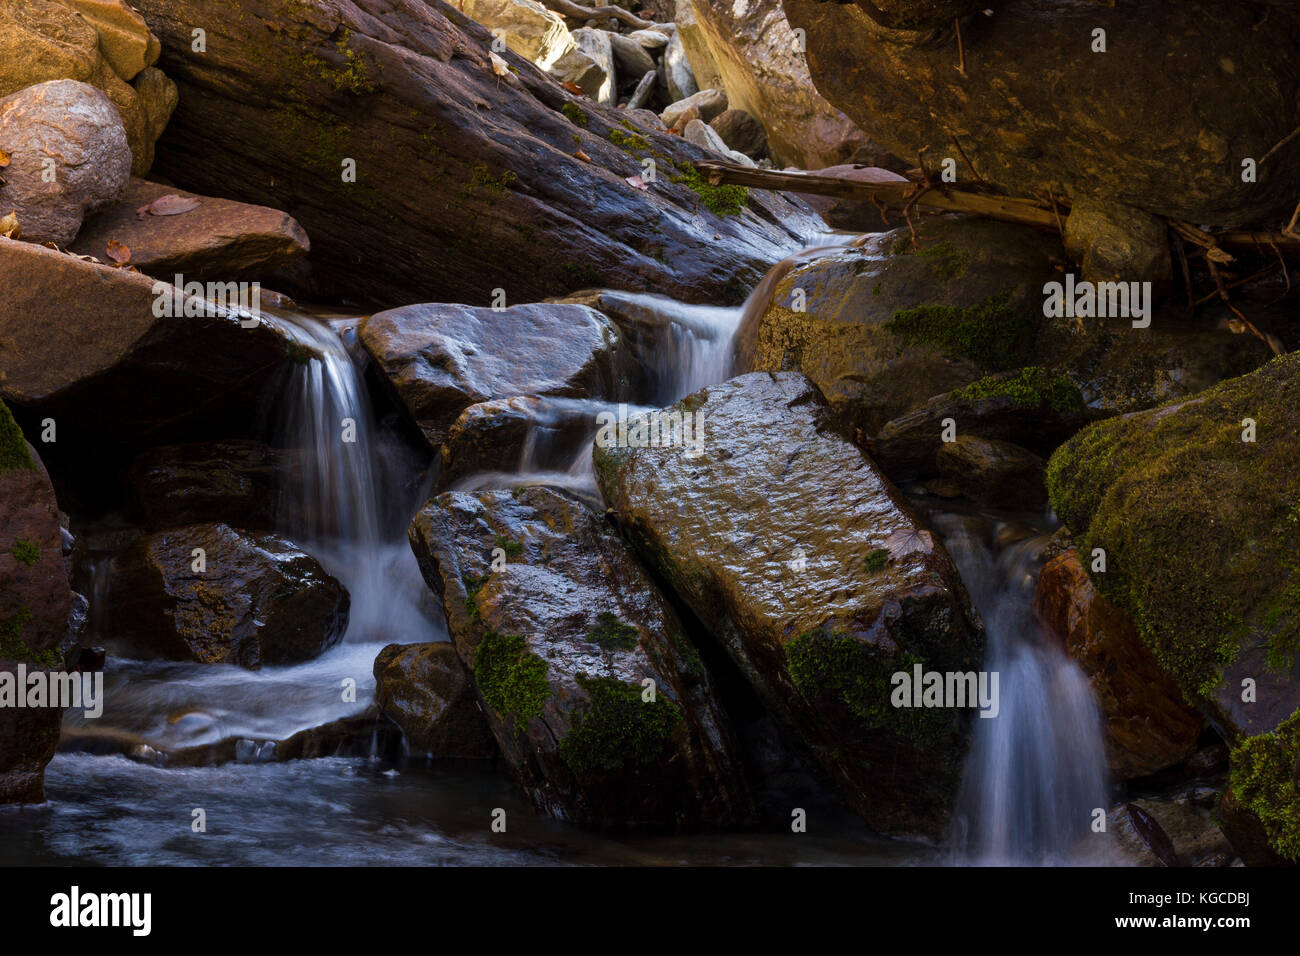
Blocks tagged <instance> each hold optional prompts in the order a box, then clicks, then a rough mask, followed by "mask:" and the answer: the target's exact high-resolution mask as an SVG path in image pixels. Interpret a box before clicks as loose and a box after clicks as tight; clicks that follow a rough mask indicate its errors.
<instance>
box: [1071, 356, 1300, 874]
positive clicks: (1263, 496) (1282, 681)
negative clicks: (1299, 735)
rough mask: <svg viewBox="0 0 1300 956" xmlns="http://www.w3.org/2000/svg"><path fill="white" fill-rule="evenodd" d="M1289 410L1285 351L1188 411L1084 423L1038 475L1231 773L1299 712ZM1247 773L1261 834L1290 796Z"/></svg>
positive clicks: (1298, 490)
mask: <svg viewBox="0 0 1300 956" xmlns="http://www.w3.org/2000/svg"><path fill="white" fill-rule="evenodd" d="M1297 408H1300V353H1290V354H1287V355H1284V356H1281V357H1279V358H1276V359H1274V360H1273V361H1272V362H1270V363H1269V364H1268V365H1265V366H1264V367H1263V368H1261V369H1259V370H1258V371H1255V372H1252V373H1251V374H1249V375H1245V376H1242V377H1241V378H1237V379H1230V380H1228V381H1225V382H1222V383H1220V384H1219V385H1216V386H1214V387H1213V388H1211V389H1208V390H1207V391H1205V392H1201V393H1200V394H1198V395H1195V396H1193V397H1191V398H1186V399H1181V400H1179V401H1177V402H1174V403H1171V404H1166V405H1164V406H1161V407H1160V408H1157V409H1152V410H1149V411H1145V412H1138V413H1134V414H1130V415H1125V416H1122V417H1120V418H1113V419H1109V420H1107V421H1104V422H1100V423H1097V424H1095V425H1093V426H1091V427H1090V428H1087V429H1085V430H1084V431H1083V432H1081V433H1080V434H1078V435H1076V436H1075V437H1074V438H1073V439H1071V440H1070V441H1069V442H1068V443H1066V444H1065V445H1064V446H1063V447H1062V448H1061V449H1060V450H1059V451H1058V452H1057V453H1056V454H1055V455H1054V456H1053V457H1052V460H1051V462H1050V463H1049V466H1048V475H1047V477H1048V490H1049V492H1050V494H1051V500H1052V506H1053V508H1054V509H1055V510H1056V513H1057V514H1058V515H1059V516H1060V517H1061V520H1062V521H1064V522H1065V524H1066V525H1067V526H1068V527H1069V528H1070V529H1071V531H1073V532H1074V533H1075V535H1076V537H1077V538H1078V540H1079V548H1080V551H1081V552H1082V553H1088V554H1090V553H1092V550H1093V549H1094V548H1102V549H1103V550H1104V551H1105V553H1106V571H1105V573H1104V574H1102V573H1094V572H1093V571H1092V569H1091V567H1090V568H1089V574H1090V577H1091V578H1092V582H1093V584H1094V585H1095V586H1096V588H1097V590H1098V591H1099V592H1100V593H1101V594H1102V595H1104V596H1105V597H1106V598H1107V599H1108V600H1110V601H1111V602H1112V603H1114V604H1116V605H1117V606H1118V607H1120V608H1122V609H1123V610H1125V611H1127V612H1128V613H1129V614H1131V615H1132V616H1133V619H1134V622H1135V624H1136V625H1137V630H1138V633H1139V635H1141V637H1142V639H1143V641H1144V642H1145V643H1146V645H1147V646H1148V647H1149V648H1150V649H1151V650H1152V651H1153V653H1154V654H1155V657H1156V659H1157V660H1158V661H1159V662H1160V664H1161V666H1162V667H1163V668H1164V669H1165V670H1166V671H1167V672H1169V673H1170V674H1171V675H1172V676H1173V678H1174V679H1175V681H1177V683H1178V685H1179V688H1180V689H1181V690H1182V692H1183V694H1184V695H1185V696H1186V697H1187V698H1188V699H1189V700H1190V701H1194V702H1196V703H1197V704H1198V705H1199V707H1200V708H1201V709H1202V711H1203V712H1204V713H1205V714H1206V716H1207V717H1208V718H1209V720H1210V722H1211V723H1212V724H1213V725H1214V727H1215V729H1216V730H1218V731H1219V733H1220V735H1221V736H1222V737H1223V738H1224V739H1225V740H1226V741H1227V742H1228V743H1229V744H1231V745H1232V746H1233V748H1234V750H1233V753H1234V754H1235V755H1237V759H1236V760H1235V761H1234V763H1233V772H1234V773H1238V771H1239V769H1240V768H1241V767H1242V766H1243V763H1242V760H1243V757H1246V758H1249V757H1251V756H1252V752H1253V751H1255V748H1259V749H1258V752H1260V753H1265V754H1267V753H1268V752H1270V751H1269V748H1270V747H1272V746H1273V744H1272V743H1270V742H1269V741H1271V740H1281V739H1282V738H1283V737H1285V734H1286V732H1285V731H1283V729H1282V728H1283V726H1284V724H1287V722H1288V721H1290V722H1291V723H1290V726H1294V725H1295V724H1296V723H1297V721H1296V719H1295V717H1294V715H1295V714H1296V712H1297V711H1298V710H1300V670H1298V669H1297V665H1296V651H1297V649H1298V648H1300V630H1298V628H1300V588H1298V587H1297V581H1298V580H1300V563H1297V559H1296V549H1295V537H1296V533H1297V530H1298V529H1300V507H1298V506H1297V502H1298V501H1300V472H1297V470H1296V468H1295V448H1296V446H1297V442H1300V412H1297ZM1271 735H1274V736H1271ZM1261 738H1263V740H1262V741H1261ZM1252 741H1261V742H1260V743H1252ZM1288 746H1289V744H1288ZM1291 769H1293V768H1292V767H1291V765H1288V767H1287V770H1286V773H1285V774H1284V775H1283V777H1284V778H1285V779H1287V780H1289V779H1290V777H1289V775H1290V773H1291ZM1243 772H1246V773H1247V775H1248V776H1250V775H1252V774H1253V773H1254V771H1243ZM1260 773H1261V774H1263V775H1264V778H1267V779H1265V781H1264V783H1262V784H1261V786H1260V787H1259V788H1258V789H1256V790H1255V791H1254V793H1253V794H1252V795H1250V796H1248V797H1246V798H1245V799H1243V800H1242V801H1241V802H1242V803H1243V804H1244V805H1246V806H1247V807H1248V808H1249V809H1251V810H1252V812H1253V813H1255V815H1256V816H1257V817H1258V818H1259V819H1261V820H1265V821H1267V820H1269V819H1272V820H1274V821H1279V820H1283V819H1286V817H1287V814H1291V815H1293V814H1294V796H1293V784H1291V785H1286V784H1283V785H1278V784H1277V779H1278V778H1277V768H1276V767H1274V768H1273V769H1271V770H1261V771H1260ZM1269 774H1272V776H1271V777H1269ZM1269 781H1271V782H1269ZM1288 786H1290V787H1291V788H1292V795H1291V796H1287V793H1288V790H1287V787H1288ZM1233 789H1234V792H1235V791H1237V787H1236V786H1234V788H1233ZM1238 795H1239V796H1240V794H1238ZM1288 832H1294V830H1291V831H1288ZM1273 838H1274V842H1275V848H1276V849H1278V851H1279V852H1282V851H1283V850H1284V849H1285V848H1286V847H1288V846H1289V847H1290V849H1291V851H1292V852H1294V846H1295V845H1294V844H1288V843H1287V839H1288V838H1287V836H1286V833H1284V832H1283V831H1282V830H1277V831H1276V832H1275V834H1274V836H1273Z"/></svg>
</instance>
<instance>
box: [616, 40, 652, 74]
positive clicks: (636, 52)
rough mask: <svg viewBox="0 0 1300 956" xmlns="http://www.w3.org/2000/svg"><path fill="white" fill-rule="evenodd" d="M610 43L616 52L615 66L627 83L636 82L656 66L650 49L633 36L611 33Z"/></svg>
mask: <svg viewBox="0 0 1300 956" xmlns="http://www.w3.org/2000/svg"><path fill="white" fill-rule="evenodd" d="M609 45H610V47H611V49H612V50H613V52H614V67H615V69H617V70H618V75H619V77H621V78H622V80H623V82H624V83H625V84H627V83H636V82H637V81H638V80H639V79H641V77H643V76H645V75H646V74H647V73H649V72H650V71H651V70H653V69H654V68H655V61H654V58H653V57H651V56H650V53H649V51H647V50H646V48H645V47H644V46H642V45H641V44H640V43H639V42H637V41H636V40H634V39H633V38H632V37H629V36H624V35H623V34H621V33H610V34H609Z"/></svg>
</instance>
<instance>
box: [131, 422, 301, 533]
mask: <svg viewBox="0 0 1300 956" xmlns="http://www.w3.org/2000/svg"><path fill="white" fill-rule="evenodd" d="M283 467H284V453H282V452H278V451H276V450H275V449H272V448H270V447H268V446H266V445H263V444H262V443H261V442H257V441H227V442H195V443H191V444H187V445H165V446H163V447H160V448H153V449H150V450H149V451H147V452H145V453H143V454H141V455H139V456H137V457H136V459H135V460H134V461H133V462H132V463H131V469H130V474H129V484H130V487H131V490H132V493H133V494H134V496H135V500H136V503H137V505H138V507H139V508H140V511H141V512H142V513H143V514H144V518H145V524H146V525H147V527H149V528H150V529H153V530H162V529H165V528H179V527H181V526H183V525H189V524H202V523H206V522H213V521H230V522H233V523H234V524H236V525H237V526H238V527H240V528H245V529H265V528H270V527H271V526H272V524H273V523H274V520H275V505H276V493H277V490H278V484H279V474H280V471H281V469H282V468H283Z"/></svg>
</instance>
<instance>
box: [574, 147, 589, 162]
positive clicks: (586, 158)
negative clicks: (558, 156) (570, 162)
mask: <svg viewBox="0 0 1300 956" xmlns="http://www.w3.org/2000/svg"><path fill="white" fill-rule="evenodd" d="M573 158H574V159H580V160H582V161H583V162H584V163H589V162H591V157H590V156H588V155H587V154H586V153H584V152H583V151H582V150H578V151H577V152H576V153H574V154H573Z"/></svg>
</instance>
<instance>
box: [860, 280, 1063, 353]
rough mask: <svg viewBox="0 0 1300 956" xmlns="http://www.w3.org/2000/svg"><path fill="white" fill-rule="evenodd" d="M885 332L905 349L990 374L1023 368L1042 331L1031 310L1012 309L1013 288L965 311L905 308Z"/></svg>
mask: <svg viewBox="0 0 1300 956" xmlns="http://www.w3.org/2000/svg"><path fill="white" fill-rule="evenodd" d="M885 328H886V329H887V330H888V331H890V332H892V333H893V334H894V335H895V336H897V337H898V339H899V341H900V342H901V344H902V345H903V346H905V347H906V346H913V345H928V346H932V347H935V348H938V349H939V350H941V351H943V352H946V353H948V354H949V355H954V356H960V357H962V358H968V359H970V360H971V361H972V362H974V363H975V364H977V365H979V366H980V367H981V368H986V369H990V370H999V369H1006V368H1014V367H1015V366H1017V365H1021V364H1023V363H1024V359H1026V358H1027V357H1028V353H1029V349H1030V346H1031V345H1032V344H1033V341H1034V336H1035V334H1036V332H1037V328H1036V325H1035V322H1034V320H1033V316H1032V315H1031V314H1030V313H1029V312H1028V311H1027V310H1024V309H1015V308H1012V307H1011V292H1010V291H1009V290H1004V291H1002V292H998V293H995V294H994V295H991V296H989V297H988V298H987V299H985V300H984V301H982V302H980V303H978V304H976V305H973V306H970V307H969V308H965V309H963V308H959V307H957V306H951V305H923V306H918V307H917V308H914V309H904V310H902V311H899V312H896V313H894V317H893V318H892V319H890V320H889V321H888V322H886V323H885Z"/></svg>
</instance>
